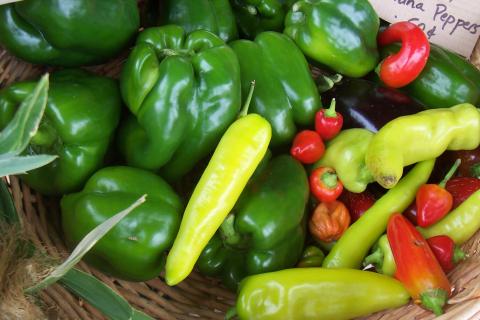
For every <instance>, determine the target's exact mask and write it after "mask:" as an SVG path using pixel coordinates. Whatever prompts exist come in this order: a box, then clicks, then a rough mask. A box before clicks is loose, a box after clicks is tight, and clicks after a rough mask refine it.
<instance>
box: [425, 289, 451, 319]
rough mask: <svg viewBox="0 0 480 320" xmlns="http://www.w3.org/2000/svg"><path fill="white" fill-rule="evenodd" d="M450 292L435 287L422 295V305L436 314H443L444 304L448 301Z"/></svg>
mask: <svg viewBox="0 0 480 320" xmlns="http://www.w3.org/2000/svg"><path fill="white" fill-rule="evenodd" d="M447 299H448V292H446V291H445V290H444V289H438V288H437V289H433V290H429V291H427V292H424V293H422V294H421V295H420V300H421V302H422V306H424V307H425V308H426V309H428V310H430V311H433V313H435V315H436V316H439V315H441V314H443V306H444V305H445V303H446V302H447Z"/></svg>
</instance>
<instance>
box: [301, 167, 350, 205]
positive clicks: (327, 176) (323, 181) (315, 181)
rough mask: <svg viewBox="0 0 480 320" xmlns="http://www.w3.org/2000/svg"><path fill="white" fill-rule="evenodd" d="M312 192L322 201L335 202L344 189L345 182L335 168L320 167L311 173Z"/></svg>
mask: <svg viewBox="0 0 480 320" xmlns="http://www.w3.org/2000/svg"><path fill="white" fill-rule="evenodd" d="M309 180H310V192H311V193H312V194H313V195H314V196H315V198H317V199H318V200H319V201H320V202H333V201H335V200H337V198H338V197H339V196H340V194H341V193H342V191H343V184H342V182H341V181H340V180H338V176H337V174H336V173H335V170H334V169H333V168H329V167H318V168H316V169H315V170H313V171H312V173H311V174H310V178H309Z"/></svg>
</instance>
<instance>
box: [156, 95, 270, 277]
mask: <svg viewBox="0 0 480 320" xmlns="http://www.w3.org/2000/svg"><path fill="white" fill-rule="evenodd" d="M252 93H253V85H252V88H251V89H250V93H249V98H248V99H247V103H246V105H247V106H248V103H249V100H250V98H251V95H252ZM271 137H272V128H271V126H270V123H269V122H268V121H267V120H265V119H264V118H262V117H261V116H259V115H258V114H249V115H246V116H243V117H241V118H239V119H238V120H236V121H235V122H234V123H233V124H232V125H230V127H229V128H228V130H227V131H226V132H225V134H224V135H223V137H222V139H221V140H220V142H219V144H218V146H217V148H216V149H215V152H214V154H213V156H212V158H211V159H210V162H209V163H208V166H207V168H206V169H205V171H204V172H203V174H202V176H201V178H200V181H199V182H198V184H197V185H196V187H195V190H194V191H193V194H192V197H191V198H190V200H189V202H188V204H187V208H186V209H185V213H184V215H183V219H182V222H181V225H180V230H179V232H178V234H177V237H176V239H175V242H174V243H173V247H172V249H171V250H170V253H169V254H168V257H167V262H166V273H165V280H166V282H167V284H168V285H175V284H177V283H179V282H180V281H182V280H183V279H185V278H186V277H187V276H188V275H189V274H190V272H191V271H192V269H193V267H194V265H195V263H196V261H197V259H198V257H199V256H200V253H201V252H202V250H203V249H204V248H205V246H206V245H207V243H208V241H209V240H210V239H211V238H212V237H213V235H214V234H215V232H216V231H217V229H218V228H219V227H220V225H221V224H222V222H223V220H225V218H226V217H227V215H228V213H229V212H230V211H231V210H232V208H233V206H234V205H235V202H236V201H237V200H238V198H239V196H240V194H241V193H242V191H243V189H244V188H245V185H246V184H247V182H248V180H249V179H250V177H251V176H252V174H253V172H254V171H255V169H256V168H257V166H258V164H259V163H260V161H261V160H262V158H263V156H264V155H265V153H266V152H267V148H268V144H269V143H270V140H271Z"/></svg>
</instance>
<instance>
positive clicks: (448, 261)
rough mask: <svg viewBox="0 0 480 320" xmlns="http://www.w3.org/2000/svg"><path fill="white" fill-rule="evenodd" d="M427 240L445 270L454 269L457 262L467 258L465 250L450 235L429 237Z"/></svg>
mask: <svg viewBox="0 0 480 320" xmlns="http://www.w3.org/2000/svg"><path fill="white" fill-rule="evenodd" d="M427 242H428V245H429V246H430V248H431V249H432V252H433V254H435V257H436V258H437V260H438V263H440V266H442V269H443V271H445V272H449V271H451V270H453V268H454V267H455V265H456V264H457V263H459V262H460V261H462V260H465V258H466V254H465V252H463V251H462V249H460V247H458V246H457V245H455V242H453V240H452V238H450V237H449V236H445V235H440V236H435V237H431V238H428V239H427Z"/></svg>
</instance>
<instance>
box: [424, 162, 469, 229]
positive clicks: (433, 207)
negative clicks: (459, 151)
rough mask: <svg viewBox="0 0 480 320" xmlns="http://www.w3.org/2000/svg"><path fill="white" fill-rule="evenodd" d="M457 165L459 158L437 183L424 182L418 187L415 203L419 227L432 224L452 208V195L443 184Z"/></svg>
mask: <svg viewBox="0 0 480 320" xmlns="http://www.w3.org/2000/svg"><path fill="white" fill-rule="evenodd" d="M459 165H460V159H457V161H455V164H454V165H453V167H452V168H451V169H450V171H448V173H447V175H446V176H445V178H444V179H443V180H442V182H440V183H439V184H438V185H437V184H424V185H422V186H421V187H420V188H419V189H418V191H417V195H416V198H415V203H416V205H417V224H418V225H419V226H420V227H428V226H430V225H432V224H434V223H435V222H437V221H438V220H440V219H442V218H443V217H444V216H445V215H446V214H447V213H448V212H450V210H451V209H452V206H453V197H452V195H451V194H450V192H448V191H447V190H446V189H445V184H446V183H447V181H448V180H449V179H450V178H451V177H452V176H453V174H454V173H455V170H457V168H458V166H459Z"/></svg>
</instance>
